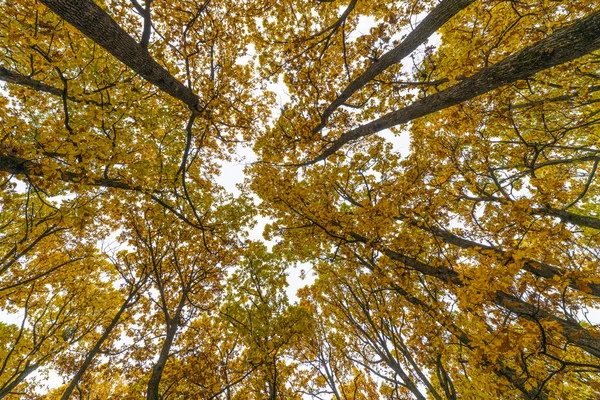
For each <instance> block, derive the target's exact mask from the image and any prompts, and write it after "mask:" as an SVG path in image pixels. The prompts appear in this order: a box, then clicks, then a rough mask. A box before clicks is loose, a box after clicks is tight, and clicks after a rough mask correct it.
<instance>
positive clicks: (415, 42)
mask: <svg viewBox="0 0 600 400" xmlns="http://www.w3.org/2000/svg"><path fill="white" fill-rule="evenodd" d="M473 1H474V0H443V1H442V2H441V3H440V4H438V5H437V6H436V7H435V8H434V9H433V10H431V12H430V13H429V14H428V15H427V16H426V17H425V19H424V20H423V21H421V23H419V25H417V27H416V28H415V29H414V30H413V31H412V32H410V33H409V34H408V36H406V39H404V40H403V41H402V43H400V44H399V45H398V46H396V47H394V48H393V49H392V50H390V51H388V52H387V53H385V54H384V55H382V56H381V57H380V58H379V60H377V61H376V62H374V63H373V64H371V65H370V66H369V68H367V69H366V70H365V72H363V73H362V74H361V75H360V76H359V77H357V78H356V79H354V80H353V81H352V82H350V83H349V84H348V86H347V87H346V88H345V89H344V91H343V92H342V93H341V94H340V95H339V96H338V97H337V98H336V99H335V100H334V101H333V102H332V103H331V104H330V105H329V107H327V109H326V110H325V111H324V112H323V115H322V116H321V123H320V124H319V126H317V127H316V128H314V130H313V132H318V131H320V130H321V129H323V128H324V127H325V123H326V122H327V119H328V118H329V117H330V116H331V114H333V112H334V111H335V110H336V109H337V108H338V107H340V106H341V105H342V104H344V103H345V102H346V100H348V99H349V98H350V96H352V95H353V94H354V93H356V91H358V90H359V89H360V88H362V87H363V86H364V85H366V84H367V83H369V81H371V80H372V79H374V78H375V77H376V76H377V75H379V74H380V73H382V72H383V71H385V70H386V69H388V68H389V67H391V66H392V65H394V64H397V63H399V62H400V61H402V59H404V58H405V57H407V56H408V55H409V54H410V53H412V52H413V51H415V50H416V48H417V47H419V46H420V45H421V44H423V42H425V40H427V38H428V37H429V36H431V35H432V34H433V33H434V32H435V31H437V30H438V29H439V28H440V27H441V26H442V25H444V24H445V23H446V22H448V20H450V18H452V17H453V16H455V15H456V14H458V13H459V12H460V11H461V10H463V9H465V8H466V7H467V6H468V5H470V4H471V3H473Z"/></svg>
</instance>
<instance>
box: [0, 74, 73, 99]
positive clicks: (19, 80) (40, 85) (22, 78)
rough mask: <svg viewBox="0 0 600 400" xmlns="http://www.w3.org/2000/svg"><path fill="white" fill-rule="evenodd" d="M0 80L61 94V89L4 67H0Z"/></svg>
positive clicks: (39, 90) (56, 94)
mask: <svg viewBox="0 0 600 400" xmlns="http://www.w3.org/2000/svg"><path fill="white" fill-rule="evenodd" d="M0 80H1V81H4V82H8V83H14V84H17V85H21V86H27V87H29V88H31V89H33V90H36V91H38V92H45V93H50V94H53V95H55V96H62V95H63V90H62V89H59V88H56V87H54V86H50V85H48V84H46V83H44V82H40V81H38V80H35V79H33V78H31V77H29V76H26V75H21V74H19V73H17V72H13V71H10V70H8V69H6V68H4V67H0Z"/></svg>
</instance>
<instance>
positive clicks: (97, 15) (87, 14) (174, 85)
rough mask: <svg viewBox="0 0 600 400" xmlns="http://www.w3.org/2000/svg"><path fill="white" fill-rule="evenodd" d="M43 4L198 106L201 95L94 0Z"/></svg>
mask: <svg viewBox="0 0 600 400" xmlns="http://www.w3.org/2000/svg"><path fill="white" fill-rule="evenodd" d="M41 3H42V4H44V5H45V6H47V7H48V8H50V9H51V10H52V11H54V12H55V13H56V14H58V15H59V16H60V17H61V18H63V19H64V20H65V21H67V22H68V23H70V24H71V25H73V26H74V27H75V28H77V29H78V30H79V31H81V32H82V33H83V34H84V35H86V36H87V37H89V38H90V39H92V40H93V41H94V42H96V43H97V44H98V45H100V46H101V47H103V48H104V49H105V50H106V51H108V52H109V53H110V54H112V55H113V56H115V57H116V58H117V59H118V60H119V61H121V62H122V63H123V64H125V65H127V66H128V67H129V68H131V69H132V70H134V71H135V72H136V73H138V74H139V75H140V76H141V77H143V78H144V79H146V80H147V81H148V82H150V83H152V84H153V85H155V86H156V87H158V88H159V89H160V90H162V91H163V92H165V93H167V94H168V95H170V96H172V97H174V98H176V99H178V100H180V101H182V102H183V103H184V104H186V105H187V106H189V107H190V108H192V109H197V107H198V102H199V98H198V96H196V95H195V94H194V93H193V92H192V90H191V89H190V88H188V87H187V86H185V85H184V84H183V83H181V82H179V81H178V80H177V79H176V78H175V77H173V75H171V74H170V73H169V71H167V70H166V69H165V68H163V67H162V66H161V65H160V64H159V63H158V62H156V60H154V58H152V57H151V56H150V54H149V53H148V51H147V50H146V49H145V48H144V47H143V46H141V45H140V44H138V43H137V42H136V41H135V40H134V39H133V38H132V37H131V36H129V34H128V33H127V32H125V31H124V30H123V28H121V27H120V26H119V24H117V23H116V22H115V21H114V20H113V19H112V18H111V17H110V16H109V15H108V14H107V13H106V12H105V11H104V10H102V9H101V8H100V7H99V6H98V5H97V4H96V3H94V2H93V1H92V0H41Z"/></svg>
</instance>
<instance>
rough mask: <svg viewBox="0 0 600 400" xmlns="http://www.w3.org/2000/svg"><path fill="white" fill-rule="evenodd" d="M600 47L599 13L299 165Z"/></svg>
mask: <svg viewBox="0 0 600 400" xmlns="http://www.w3.org/2000/svg"><path fill="white" fill-rule="evenodd" d="M598 48H600V11H597V12H595V13H593V14H591V15H589V16H588V17H586V18H582V19H580V20H577V21H576V22H574V23H573V24H571V25H569V26H567V27H564V28H562V29H558V30H556V31H555V32H554V33H552V34H551V35H550V36H548V37H546V38H545V39H542V40H540V41H539V42H537V43H535V44H533V45H531V46H528V47H526V48H525V49H523V50H521V51H519V52H517V53H515V54H513V55H511V56H509V57H507V58H505V59H504V60H502V61H500V62H498V63H497V64H494V65H492V66H490V67H488V68H484V69H482V70H481V71H479V72H478V73H476V74H475V75H473V76H471V77H469V78H467V79H464V80H463V81H461V82H459V83H457V84H456V85H454V86H451V87H449V88H448V89H445V90H443V91H441V92H438V93H436V94H432V95H430V96H427V97H425V98H423V99H421V100H418V101H416V102H414V103H413V104H411V105H409V106H407V107H404V108H401V109H399V110H396V111H392V112H390V113H388V114H386V115H384V116H382V117H380V118H378V119H376V120H374V121H371V122H369V123H367V124H364V125H361V126H359V127H357V128H355V129H352V130H350V131H348V132H345V133H344V134H342V136H340V137H339V138H338V139H337V140H335V141H333V142H332V144H331V145H330V146H329V147H328V148H326V149H325V150H324V151H323V152H322V153H321V154H319V155H318V156H317V157H315V158H314V159H312V160H310V161H307V162H306V163H304V164H302V165H310V164H314V163H316V162H319V161H322V160H325V159H326V158H327V157H329V156H330V155H332V154H334V153H335V152H336V151H337V150H339V149H340V148H341V147H342V146H344V145H345V144H347V143H349V142H351V141H354V140H357V139H359V138H361V137H364V136H368V135H371V134H373V133H376V132H380V131H382V130H384V129H388V128H391V127H394V126H397V125H401V124H405V123H407V122H410V121H412V120H414V119H417V118H420V117H423V116H425V115H428V114H431V113H434V112H436V111H440V110H443V109H445V108H448V107H451V106H454V105H457V104H460V103H462V102H464V101H467V100H469V99H472V98H474V97H477V96H480V95H482V94H484V93H487V92H489V91H491V90H493V89H496V88H499V87H502V86H505V85H507V84H509V83H512V82H515V81H518V80H521V79H525V78H528V77H530V76H532V75H534V74H535V73H537V72H539V71H542V70H544V69H548V68H551V67H554V66H557V65H560V64H564V63H566V62H568V61H572V60H574V59H576V58H579V57H582V56H584V55H586V54H588V53H590V52H592V51H594V50H597V49H598Z"/></svg>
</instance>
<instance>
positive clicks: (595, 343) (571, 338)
mask: <svg viewBox="0 0 600 400" xmlns="http://www.w3.org/2000/svg"><path fill="white" fill-rule="evenodd" d="M352 236H353V237H354V239H356V240H360V241H361V242H363V243H365V244H368V245H369V243H370V242H369V241H368V240H367V239H366V238H365V237H363V236H360V235H358V234H352ZM374 247H376V248H377V246H374ZM378 250H380V251H381V252H382V253H383V254H384V255H386V256H387V257H389V258H390V259H392V260H394V261H398V262H400V263H402V264H404V265H405V266H407V267H409V268H410V269H413V270H415V271H417V272H419V273H421V274H423V275H425V276H431V277H434V278H437V279H439V280H441V281H443V282H445V283H449V284H452V285H454V286H457V287H463V286H466V285H468V284H469V280H468V278H466V277H464V276H461V275H460V274H459V273H458V272H456V271H454V270H453V269H452V268H450V267H448V266H444V265H439V266H433V265H429V264H426V263H424V262H422V261H419V260H417V259H415V258H412V257H409V256H406V255H404V254H401V253H398V252H396V251H394V250H391V249H388V248H378ZM489 300H490V301H492V302H493V303H494V304H496V305H498V306H500V307H502V308H504V309H505V310H508V311H510V312H512V313H514V314H516V315H518V316H519V317H521V318H525V319H527V320H529V321H538V322H539V321H549V322H555V323H557V324H558V325H559V326H560V328H561V329H560V334H561V335H562V336H563V337H564V338H565V339H567V341H568V342H569V343H571V344H573V345H574V346H577V347H579V348H580V349H582V350H584V351H586V352H587V353H589V354H591V355H593V356H594V357H599V358H600V340H598V339H595V338H594V337H593V336H592V335H591V334H590V333H589V332H588V331H587V330H586V329H584V328H582V327H581V326H580V325H579V324H577V323H576V322H574V321H569V320H566V319H563V318H559V317H557V316H555V315H553V314H551V313H549V312H547V311H545V310H543V309H541V308H540V307H537V306H535V305H532V304H529V303H527V302H525V301H523V300H521V299H520V298H518V297H516V296H514V295H512V294H509V293H505V292H503V291H501V290H498V291H496V292H495V293H494V294H493V296H492V297H491V298H490V299H489Z"/></svg>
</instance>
